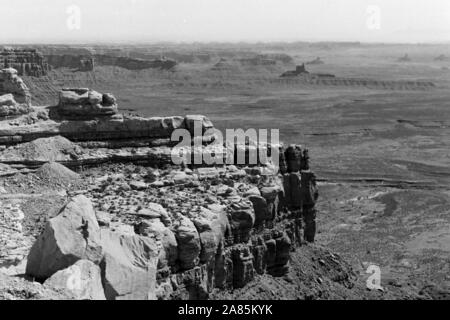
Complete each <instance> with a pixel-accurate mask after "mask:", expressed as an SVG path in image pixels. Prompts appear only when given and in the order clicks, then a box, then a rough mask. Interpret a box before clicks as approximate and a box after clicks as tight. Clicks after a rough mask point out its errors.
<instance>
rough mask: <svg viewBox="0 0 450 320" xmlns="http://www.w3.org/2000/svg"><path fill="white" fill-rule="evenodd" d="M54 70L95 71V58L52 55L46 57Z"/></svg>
mask: <svg viewBox="0 0 450 320" xmlns="http://www.w3.org/2000/svg"><path fill="white" fill-rule="evenodd" d="M45 57H46V58H47V61H48V63H49V64H50V65H51V66H52V67H53V68H56V69H57V68H70V69H74V70H76V71H93V70H94V66H95V63H94V58H93V57H92V56H88V55H70V54H62V55H59V54H50V55H46V56H45Z"/></svg>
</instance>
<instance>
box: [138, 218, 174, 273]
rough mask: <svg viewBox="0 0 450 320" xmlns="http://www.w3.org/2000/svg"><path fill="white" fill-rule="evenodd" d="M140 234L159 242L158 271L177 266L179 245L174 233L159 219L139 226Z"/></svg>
mask: <svg viewBox="0 0 450 320" xmlns="http://www.w3.org/2000/svg"><path fill="white" fill-rule="evenodd" d="M138 233H139V234H140V235H143V236H146V237H151V238H153V239H155V240H156V241H157V243H158V246H159V248H158V249H159V255H158V269H163V268H166V267H169V266H170V267H172V266H175V264H176V261H177V259H178V244H177V239H176V238H175V235H174V233H173V232H172V231H171V230H170V229H169V228H167V227H166V226H165V225H164V224H163V223H162V222H161V221H160V220H158V219H147V220H143V221H142V222H141V223H140V224H139V226H138Z"/></svg>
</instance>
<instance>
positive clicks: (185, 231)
mask: <svg viewBox="0 0 450 320" xmlns="http://www.w3.org/2000/svg"><path fill="white" fill-rule="evenodd" d="M175 237H176V239H177V243H178V261H179V263H180V266H181V268H182V269H191V268H193V267H194V266H196V265H197V264H198V262H199V255H200V251H201V244H200V236H199V234H198V232H197V229H196V228H195V225H194V223H193V222H192V221H191V220H190V219H188V218H186V217H181V218H180V220H179V221H178V224H177V226H176V230H175Z"/></svg>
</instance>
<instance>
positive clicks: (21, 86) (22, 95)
mask: <svg viewBox="0 0 450 320" xmlns="http://www.w3.org/2000/svg"><path fill="white" fill-rule="evenodd" d="M5 93H11V94H13V96H14V100H15V101H17V103H19V104H25V105H26V106H27V107H29V106H30V105H31V94H30V90H29V89H28V87H27V86H26V84H25V82H23V80H22V79H21V78H20V77H19V76H18V75H17V70H16V69H13V68H6V69H2V70H0V95H2V94H5Z"/></svg>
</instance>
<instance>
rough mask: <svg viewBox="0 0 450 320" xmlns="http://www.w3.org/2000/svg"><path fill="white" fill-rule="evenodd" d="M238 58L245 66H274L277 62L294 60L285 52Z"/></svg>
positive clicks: (287, 62)
mask: <svg viewBox="0 0 450 320" xmlns="http://www.w3.org/2000/svg"><path fill="white" fill-rule="evenodd" d="M236 60H237V62H239V63H240V64H241V65H243V66H273V65H276V64H277V63H282V64H290V63H293V61H294V59H293V58H292V57H291V56H289V55H287V54H283V53H267V54H257V55H254V56H250V57H244V58H239V59H236Z"/></svg>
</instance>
